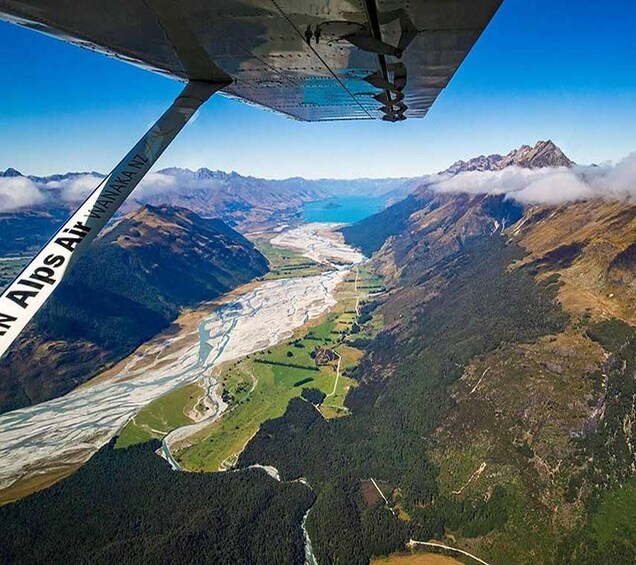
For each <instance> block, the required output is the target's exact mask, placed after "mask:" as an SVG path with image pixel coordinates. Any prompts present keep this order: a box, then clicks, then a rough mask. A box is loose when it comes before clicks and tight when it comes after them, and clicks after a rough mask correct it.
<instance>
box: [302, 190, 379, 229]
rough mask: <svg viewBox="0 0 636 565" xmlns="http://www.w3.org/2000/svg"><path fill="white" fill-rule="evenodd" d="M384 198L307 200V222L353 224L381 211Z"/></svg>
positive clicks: (341, 197) (304, 207) (304, 215)
mask: <svg viewBox="0 0 636 565" xmlns="http://www.w3.org/2000/svg"><path fill="white" fill-rule="evenodd" d="M384 202H385V200H384V198H382V197H371V196H335V197H333V198H330V199H329V200H319V201H317V202H307V203H306V204H305V205H304V206H303V219H304V220H305V221H306V222H309V223H311V222H329V223H331V222H333V223H338V224H352V223H354V222H358V221H360V220H362V219H364V218H366V217H367V216H371V215H372V214H375V213H376V212H379V211H380V210H381V209H382V207H383V205H384Z"/></svg>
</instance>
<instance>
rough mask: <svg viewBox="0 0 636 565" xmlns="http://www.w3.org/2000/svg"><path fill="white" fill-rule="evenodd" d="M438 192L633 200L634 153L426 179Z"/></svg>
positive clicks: (533, 199) (555, 200)
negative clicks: (610, 160)
mask: <svg viewBox="0 0 636 565" xmlns="http://www.w3.org/2000/svg"><path fill="white" fill-rule="evenodd" d="M427 182H428V183H430V186H431V188H433V189H434V190H437V191H440V192H467V193H471V194H505V195H506V196H507V197H508V198H513V199H514V200H517V201H519V202H522V203H524V204H563V203H566V202H576V201H579V200H588V199H591V198H604V199H607V200H627V201H636V153H632V154H631V155H629V156H628V157H626V158H625V159H623V160H622V161H620V162H618V163H616V164H604V165H601V166H587V167H585V166H575V167H573V168H571V169H568V168H566V167H557V168H544V169H522V168H520V167H508V168H506V169H503V170H501V171H468V172H464V173H459V174H457V175H454V176H451V175H444V174H440V175H433V176H431V177H429V178H428V179H427Z"/></svg>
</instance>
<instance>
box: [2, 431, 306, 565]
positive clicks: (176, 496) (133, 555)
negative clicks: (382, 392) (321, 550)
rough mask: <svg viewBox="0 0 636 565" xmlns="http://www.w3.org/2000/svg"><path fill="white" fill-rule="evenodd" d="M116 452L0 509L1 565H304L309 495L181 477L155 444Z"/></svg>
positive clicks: (256, 475) (254, 476)
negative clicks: (302, 524) (304, 519)
mask: <svg viewBox="0 0 636 565" xmlns="http://www.w3.org/2000/svg"><path fill="white" fill-rule="evenodd" d="M113 444H114V440H113V441H112V442H111V443H110V444H109V445H108V446H105V447H104V448H102V449H101V450H100V451H99V452H98V453H97V454H96V455H95V456H93V458H92V459H91V460H90V461H89V462H88V463H87V464H86V465H85V466H84V467H83V468H82V469H80V470H79V471H78V472H77V473H75V474H74V475H73V476H71V477H69V478H67V479H64V480H63V481H62V482H60V483H58V484H56V485H54V486H53V487H51V488H49V489H47V490H45V491H42V492H39V493H36V494H34V495H32V496H30V497H28V498H26V499H24V500H22V501H19V502H17V503H14V504H10V505H7V506H3V507H1V508H0V524H2V528H0V561H1V562H2V563H25V564H26V563H60V564H66V565H67V564H69V563H95V564H98V563H103V564H112V563H139V564H142V563H143V564H146V563H157V564H159V563H252V564H255V565H256V564H259V565H270V564H272V563H290V564H299V565H300V564H302V563H304V558H305V554H304V543H303V535H302V531H301V528H300V522H301V520H302V517H303V515H304V513H305V512H306V510H307V508H309V507H310V506H311V504H312V502H313V500H314V495H313V493H312V492H311V490H310V489H309V488H307V487H306V486H304V485H302V484H301V483H278V482H277V481H275V480H274V479H273V478H271V477H269V476H268V475H267V474H266V473H265V472H264V471H262V470H260V469H254V470H247V471H242V472H239V473H217V474H200V473H179V472H175V471H172V470H171V469H170V466H169V465H168V463H166V462H165V461H164V460H163V459H161V458H159V457H158V456H157V455H156V454H155V452H154V450H155V449H157V448H158V447H159V442H155V441H153V442H149V443H145V444H142V445H140V446H135V447H130V448H128V449H113Z"/></svg>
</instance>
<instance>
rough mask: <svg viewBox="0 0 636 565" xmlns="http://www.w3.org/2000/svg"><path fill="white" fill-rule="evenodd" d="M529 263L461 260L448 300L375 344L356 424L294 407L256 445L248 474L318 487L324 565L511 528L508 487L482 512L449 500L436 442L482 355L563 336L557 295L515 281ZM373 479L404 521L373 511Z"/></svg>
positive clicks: (548, 287) (485, 246)
mask: <svg viewBox="0 0 636 565" xmlns="http://www.w3.org/2000/svg"><path fill="white" fill-rule="evenodd" d="M522 255H523V252H522V251H521V250H520V249H519V248H517V247H516V246H515V245H506V244H505V243H504V240H503V239H502V238H500V237H496V238H491V239H488V240H485V241H480V242H479V243H475V244H473V245H471V246H470V247H469V248H467V249H466V250H465V251H464V252H462V253H460V254H457V255H456V256H454V257H452V258H451V259H449V260H448V262H447V265H446V270H447V271H448V273H447V275H450V274H451V273H452V275H451V279H450V282H449V284H448V287H447V288H446V290H445V292H444V293H443V294H442V295H440V296H439V297H437V298H434V299H433V300H431V301H430V302H428V303H427V304H422V305H420V306H418V307H414V309H413V310H412V311H411V312H410V314H409V316H408V318H406V319H404V320H403V323H402V324H401V325H400V327H399V328H395V330H394V331H393V332H388V333H384V334H382V335H381V337H379V338H378V339H377V340H376V341H375V342H373V343H372V344H371V345H370V348H369V355H368V356H367V358H366V360H365V361H363V363H362V365H361V366H360V368H359V369H358V371H357V377H358V378H359V379H360V380H361V381H362V382H361V385H360V387H359V388H357V389H354V390H352V391H351V392H350V396H349V400H348V404H349V405H350V407H351V408H352V410H353V413H352V415H351V416H350V417H348V418H343V419H340V420H337V421H333V422H327V421H324V420H322V419H321V418H320V416H319V415H318V414H317V413H316V412H315V411H314V410H312V409H311V407H310V406H308V405H307V404H306V403H302V402H301V401H293V402H292V403H290V406H289V409H288V411H287V413H286V414H285V416H283V417H282V418H280V419H278V420H274V421H271V422H269V423H267V424H265V425H264V426H263V427H262V428H261V430H260V432H259V433H258V434H257V436H256V437H255V438H254V439H253V440H252V441H251V442H250V444H248V446H247V448H246V450H245V451H244V453H243V454H242V456H241V458H240V460H239V464H240V465H248V464H251V463H254V462H259V463H263V464H265V463H267V464H272V465H275V466H276V467H277V468H278V469H279V470H280V472H281V474H282V476H283V477H285V478H287V479H290V478H296V477H299V476H305V477H307V478H308V479H309V481H310V483H311V484H312V485H313V486H314V489H315V491H316V493H317V496H318V498H317V501H316V505H315V507H314V509H312V511H311V513H310V516H309V520H308V528H309V531H310V534H311V536H312V540H313V543H314V549H315V551H316V554H317V556H318V560H319V562H321V563H345V562H346V563H367V562H368V559H369V557H370V556H371V555H374V554H385V553H388V552H390V551H395V550H399V549H401V548H402V547H403V546H404V544H405V542H406V541H407V540H408V537H409V536H411V537H414V538H416V539H429V538H431V537H439V536H441V535H443V534H444V532H445V530H447V529H448V530H457V529H459V530H461V531H464V533H465V535H467V536H474V535H483V534H487V533H488V532H489V531H491V530H492V529H493V528H495V527H498V526H501V524H502V523H503V522H505V521H506V515H507V514H506V500H507V497H508V490H507V489H506V488H505V487H499V488H498V489H496V491H494V492H493V493H492V495H491V496H490V498H489V499H488V500H487V501H486V500H484V501H481V502H475V503H473V502H470V501H464V502H462V501H457V500H455V499H454V498H453V497H448V496H445V495H443V494H442V493H440V491H439V488H438V479H439V469H438V468H437V466H436V465H435V464H434V463H433V462H432V460H431V458H430V456H429V450H430V449H429V444H428V441H427V439H428V438H429V437H430V435H431V434H432V432H433V430H434V429H435V427H436V425H437V424H438V423H439V422H440V420H441V419H442V418H443V416H444V414H445V413H446V411H447V410H448V409H449V408H450V407H451V406H452V405H453V399H452V397H450V395H449V388H448V387H449V386H450V385H451V384H452V383H453V382H455V381H456V380H457V379H459V377H460V376H461V375H462V371H463V368H464V367H465V365H466V364H467V363H468V362H469V360H470V359H471V358H472V357H473V356H475V355H480V354H482V353H485V352H487V351H491V350H493V349H496V348H497V347H498V346H499V345H500V344H501V343H503V342H505V341H508V340H512V339H514V340H517V341H526V340H534V339H536V338H538V337H539V336H541V335H545V334H549V333H553V332H558V331H560V330H562V329H563V327H564V325H565V323H566V321H567V316H566V315H565V314H564V313H563V312H561V311H560V309H559V308H558V306H556V305H555V304H554V298H555V293H556V286H555V285H554V284H553V283H551V282H548V283H546V284H544V285H537V284H536V283H535V281H534V279H533V277H532V275H531V273H529V272H527V271H525V270H516V271H514V272H510V271H508V270H507V266H508V265H509V263H510V262H511V261H513V260H515V259H517V258H520V257H521V256H522ZM386 375H390V376H386ZM371 478H374V479H376V480H379V481H382V482H383V483H384V484H385V485H386V486H385V488H386V494H387V497H388V498H389V499H390V500H391V504H392V506H393V507H394V509H395V514H392V513H391V512H388V511H387V510H386V509H383V510H384V512H383V511H381V510H380V509H379V508H378V506H380V507H382V506H383V504H382V501H381V500H379V501H376V502H375V503H373V504H372V505H368V504H366V503H365V502H364V499H363V497H362V496H361V488H362V484H363V483H364V481H366V480H369V479H371ZM398 513H399V514H403V516H408V517H409V518H410V520H409V521H402V520H400V519H398V518H397V517H396V515H397V514H398ZM334 516H338V521H337V525H336V524H334V522H333V520H334ZM378 529H381V530H382V532H383V535H382V536H380V537H378V535H377V530H378Z"/></svg>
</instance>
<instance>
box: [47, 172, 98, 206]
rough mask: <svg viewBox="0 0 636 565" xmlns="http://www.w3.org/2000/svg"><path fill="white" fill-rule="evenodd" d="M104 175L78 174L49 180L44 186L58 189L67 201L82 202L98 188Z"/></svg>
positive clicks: (61, 196)
mask: <svg viewBox="0 0 636 565" xmlns="http://www.w3.org/2000/svg"><path fill="white" fill-rule="evenodd" d="M102 180H103V179H102V177H100V176H97V175H77V176H72V177H69V178H66V179H62V180H54V181H49V182H47V183H46V184H44V185H42V188H44V189H46V190H48V189H57V190H59V191H60V198H61V199H62V200H64V201H65V202H81V201H82V200H84V199H85V198H86V197H87V196H88V195H89V194H90V193H91V192H93V190H95V189H96V188H97V186H98V185H99V183H100V182H102Z"/></svg>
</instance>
